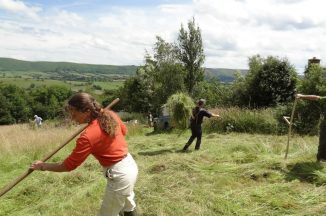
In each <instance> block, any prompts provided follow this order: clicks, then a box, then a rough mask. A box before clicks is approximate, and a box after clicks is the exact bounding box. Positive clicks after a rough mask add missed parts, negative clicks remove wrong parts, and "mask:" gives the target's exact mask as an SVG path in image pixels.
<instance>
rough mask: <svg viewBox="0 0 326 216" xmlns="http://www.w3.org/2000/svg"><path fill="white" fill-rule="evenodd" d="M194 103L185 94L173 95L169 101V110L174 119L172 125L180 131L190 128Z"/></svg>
mask: <svg viewBox="0 0 326 216" xmlns="http://www.w3.org/2000/svg"><path fill="white" fill-rule="evenodd" d="M193 107H194V101H193V100H192V98H191V97H189V96H188V95H186V94H184V93H176V94H174V95H171V96H170V97H169V99H168V101H167V108H168V110H169V113H170V116H171V117H172V118H171V119H172V124H173V125H174V126H175V127H176V128H179V129H186V128H187V127H188V126H189V119H190V117H191V114H192V108H193Z"/></svg>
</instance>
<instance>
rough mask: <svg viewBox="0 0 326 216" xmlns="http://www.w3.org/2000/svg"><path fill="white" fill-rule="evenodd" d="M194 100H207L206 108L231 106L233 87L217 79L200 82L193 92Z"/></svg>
mask: <svg viewBox="0 0 326 216" xmlns="http://www.w3.org/2000/svg"><path fill="white" fill-rule="evenodd" d="M193 97H194V98H205V99H206V101H207V102H206V106H208V107H217V106H230V105H231V104H232V101H231V97H232V86H231V85H228V84H222V83H221V82H219V81H218V80H217V79H214V78H211V79H210V80H204V81H202V82H199V83H198V84H197V85H196V86H195V88H194V91H193Z"/></svg>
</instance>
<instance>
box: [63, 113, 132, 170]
mask: <svg viewBox="0 0 326 216" xmlns="http://www.w3.org/2000/svg"><path fill="white" fill-rule="evenodd" d="M110 114H111V115H112V116H113V118H114V119H115V120H116V122H117V123H118V126H117V128H116V132H115V136H114V137H110V136H109V134H107V133H106V132H105V131H104V130H102V129H101V127H100V125H99V122H98V120H97V119H95V120H93V121H92V122H91V123H89V125H88V126H87V128H86V129H85V130H84V131H83V132H82V133H81V135H80V137H79V138H78V139H77V142H76V147H75V149H74V150H73V151H72V153H71V154H70V155H69V156H68V157H67V158H66V159H65V160H64V162H63V163H64V165H65V167H66V168H67V170H69V171H71V170H74V169H76V168H77V167H78V166H79V165H80V164H82V163H83V162H84V161H85V160H86V158H87V157H88V155H90V154H92V155H93V156H94V157H95V158H96V159H97V160H98V161H99V162H100V164H101V165H102V166H104V167H109V166H112V165H113V164H115V163H117V162H119V161H120V160H122V159H123V158H124V157H125V156H126V155H127V153H128V145H127V142H126V140H125V137H124V136H125V135H126V134H127V127H126V126H125V125H124V124H123V122H122V121H121V119H120V118H119V116H118V115H117V114H116V113H114V112H113V111H110Z"/></svg>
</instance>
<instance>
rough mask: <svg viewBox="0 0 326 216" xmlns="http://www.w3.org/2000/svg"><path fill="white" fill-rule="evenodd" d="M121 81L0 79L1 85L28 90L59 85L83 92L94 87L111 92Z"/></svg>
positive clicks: (121, 83)
mask: <svg viewBox="0 0 326 216" xmlns="http://www.w3.org/2000/svg"><path fill="white" fill-rule="evenodd" d="M123 82H124V81H123V80H118V81H105V82H101V81H93V82H90V83H88V82H84V81H65V80H53V79H33V78H14V77H0V83H3V84H12V85H16V86H18V87H20V88H25V89H26V88H30V87H31V86H33V87H39V86H53V85H60V86H65V87H67V88H71V89H72V90H73V91H79V90H82V91H85V89H87V88H92V87H93V86H94V85H96V86H100V88H101V89H102V90H112V89H117V88H119V87H120V86H122V85H123Z"/></svg>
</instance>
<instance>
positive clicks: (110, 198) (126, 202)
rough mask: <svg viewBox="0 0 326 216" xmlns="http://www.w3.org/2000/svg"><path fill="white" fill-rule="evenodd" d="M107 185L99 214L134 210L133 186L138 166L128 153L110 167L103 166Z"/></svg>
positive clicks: (107, 215)
mask: <svg viewBox="0 0 326 216" xmlns="http://www.w3.org/2000/svg"><path fill="white" fill-rule="evenodd" d="M104 175H105V176H106V178H107V185H106V190H105V194H104V197H103V202H102V206H101V209H100V214H99V215H100V216H118V215H119V212H120V211H126V212H130V211H134V210H135V208H136V203H135V200H134V198H135V193H134V186H135V183H136V180H137V175H138V167H137V164H136V162H135V161H134V159H133V158H132V156H131V155H130V154H129V153H128V155H127V156H126V157H125V158H124V159H122V160H121V161H119V162H118V163H116V164H114V165H113V166H111V167H104Z"/></svg>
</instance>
